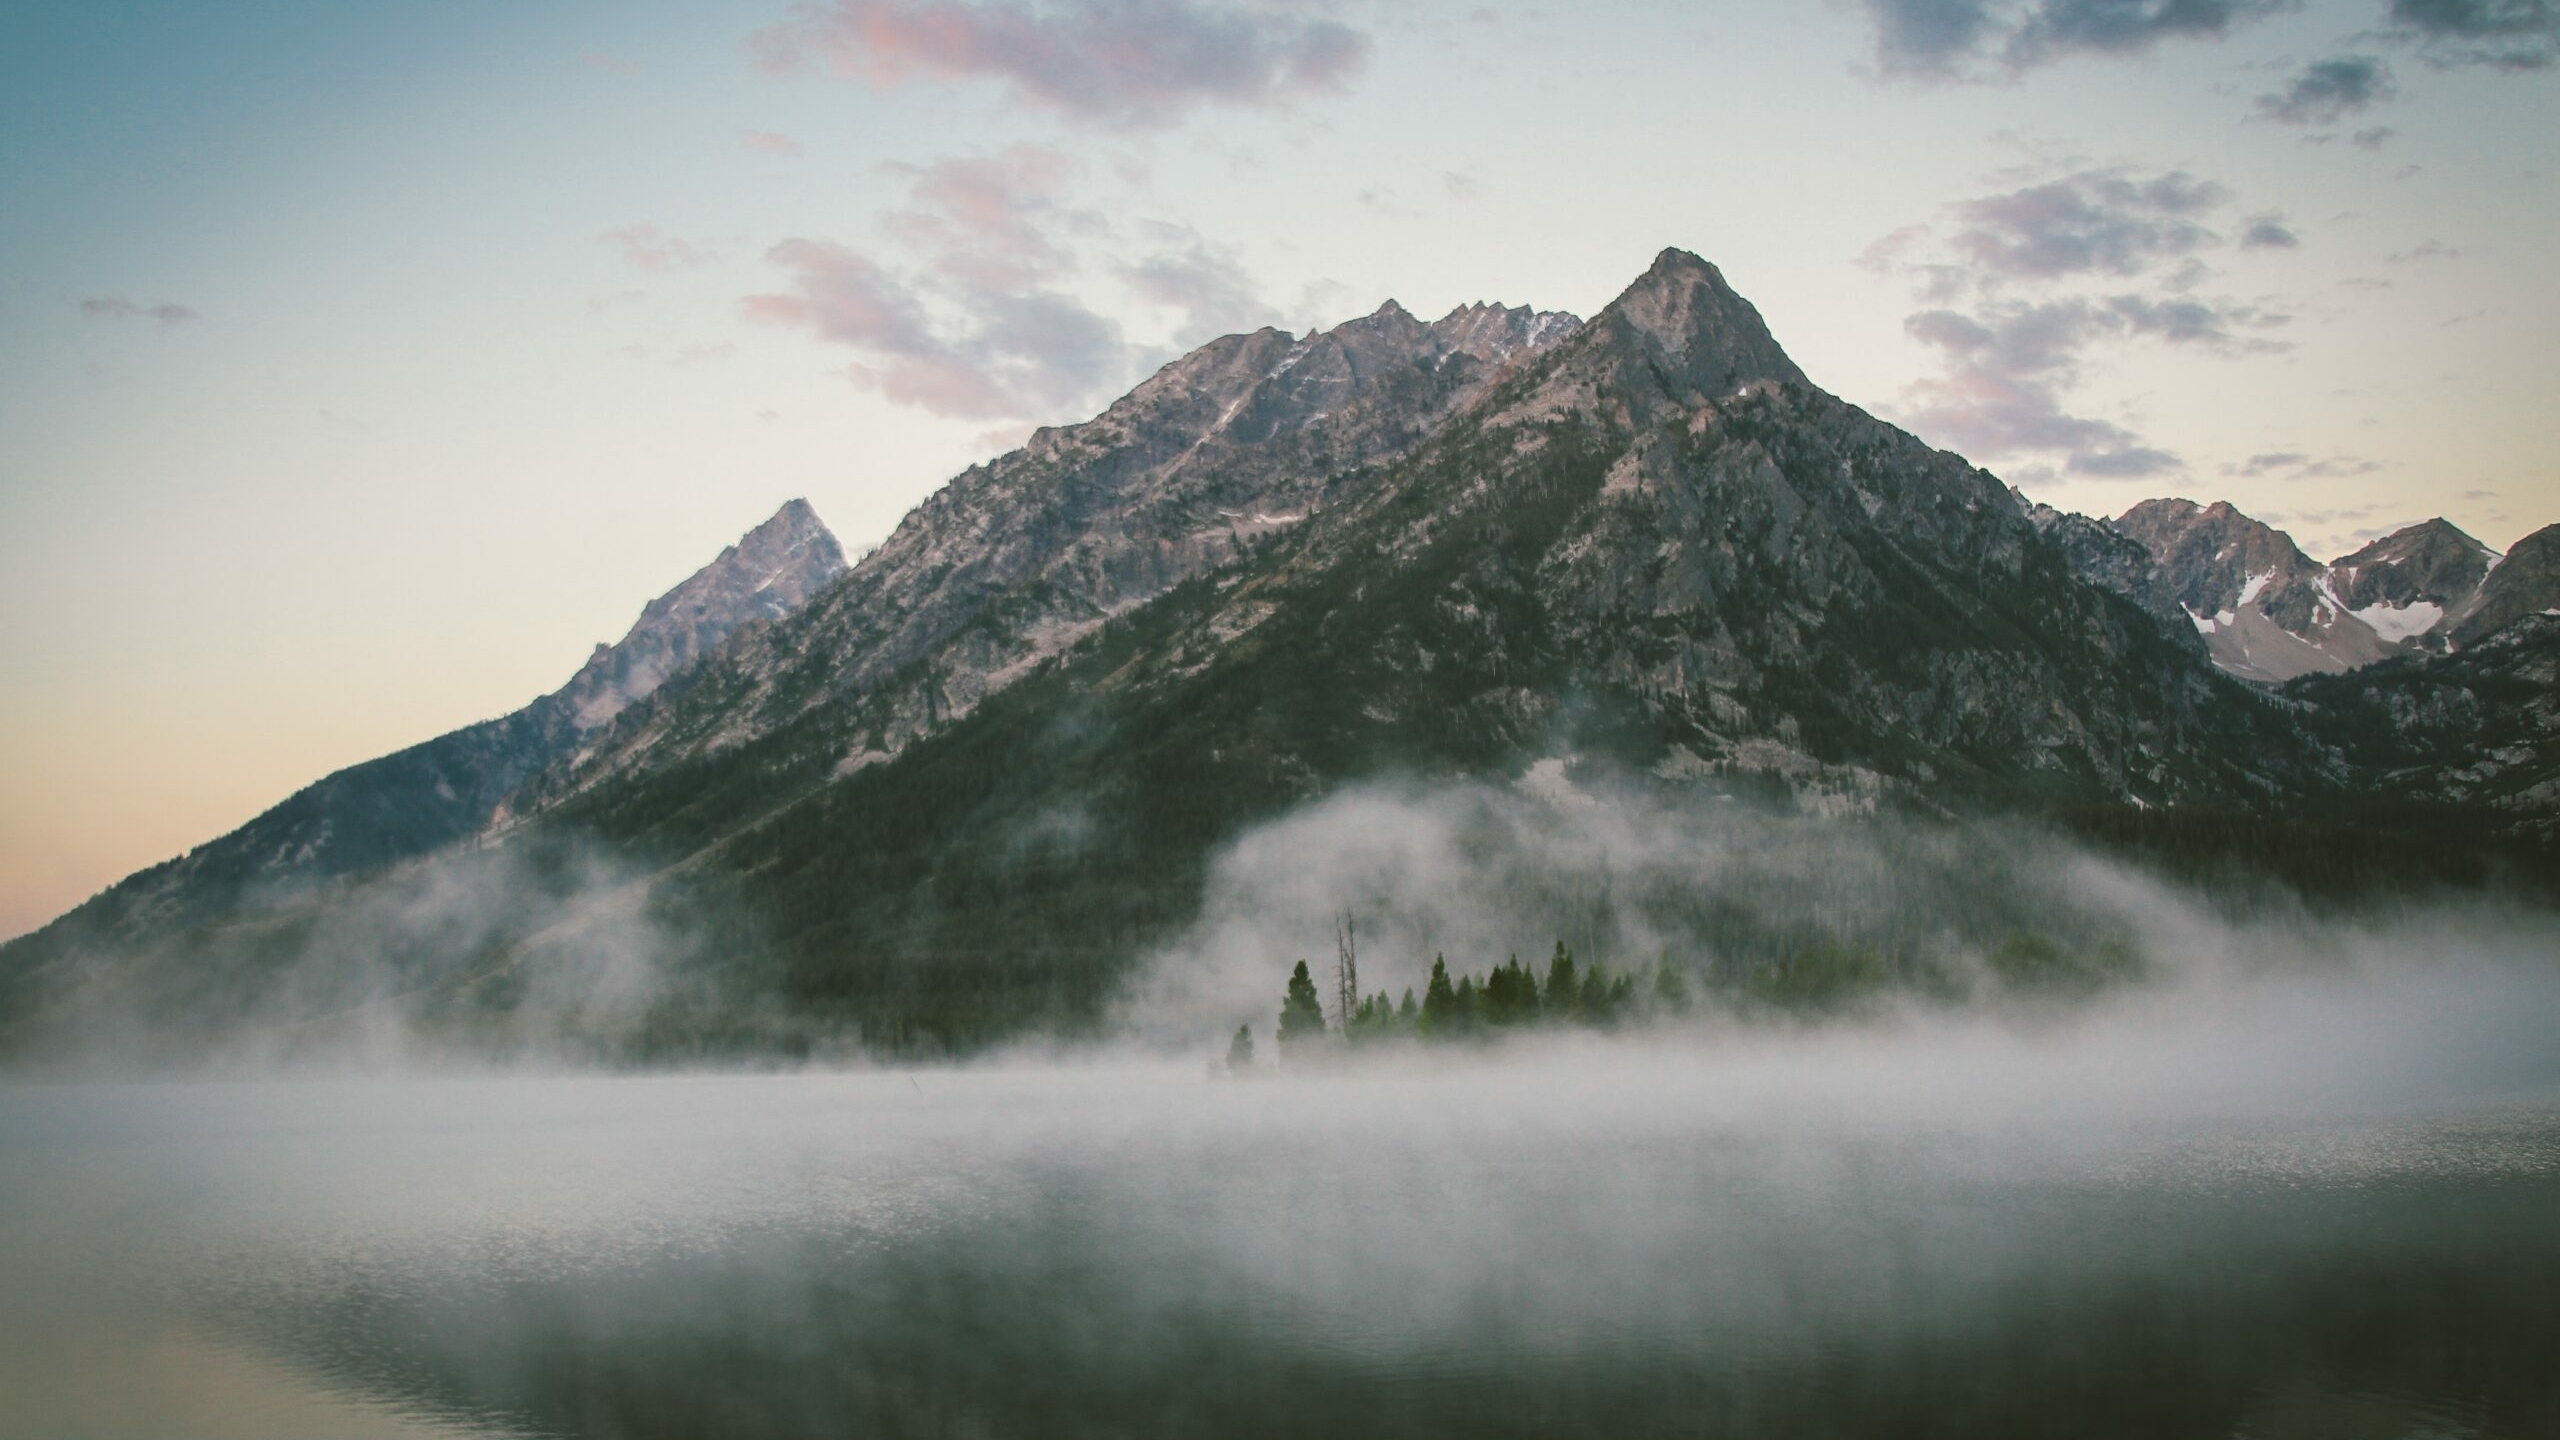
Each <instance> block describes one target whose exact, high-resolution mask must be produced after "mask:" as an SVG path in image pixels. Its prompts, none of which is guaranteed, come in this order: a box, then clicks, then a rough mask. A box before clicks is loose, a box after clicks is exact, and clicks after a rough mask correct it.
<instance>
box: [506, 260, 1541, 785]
mask: <svg viewBox="0 0 2560 1440" xmlns="http://www.w3.org/2000/svg"><path fill="white" fill-rule="evenodd" d="M1579 323H1580V322H1579V321H1577V320H1576V319H1575V318H1574V317H1572V316H1570V315H1563V314H1558V313H1553V312H1544V313H1542V312H1537V311H1532V310H1529V309H1525V308H1512V309H1505V308H1502V307H1499V306H1492V305H1472V306H1466V307H1463V308H1461V309H1458V310H1456V311H1453V312H1451V313H1450V314H1449V315H1447V316H1444V317H1442V318H1441V319H1440V320H1438V321H1436V322H1433V323H1430V324H1425V323H1423V322H1422V321H1420V320H1417V319H1415V318H1414V317H1413V316H1412V315H1410V314H1408V313H1407V312H1406V311H1405V310H1404V308H1403V307H1402V306H1400V305H1397V304H1395V303H1394V302H1392V301H1390V302H1388V303H1387V304H1386V305H1385V306H1383V307H1381V308H1380V309H1379V310H1378V311H1377V312H1376V313H1375V314H1372V315H1369V316H1366V317H1364V318H1362V319H1359V320H1354V321H1351V322H1349V323H1346V324H1343V325H1340V326H1337V327H1335V328H1334V329H1332V330H1328V331H1323V332H1320V333H1317V334H1311V335H1308V336H1306V337H1304V338H1303V339H1300V338H1293V337H1291V336H1289V335H1287V334H1285V333H1283V332H1281V331H1278V330H1268V329H1266V330H1261V331H1257V332H1255V333H1253V334H1250V335H1232V336H1228V337H1226V338H1224V339H1221V340H1217V341H1213V342H1211V343H1210V344H1208V345H1206V346H1204V347H1202V348H1201V349H1200V350H1198V351H1195V352H1193V353H1192V354H1190V355H1187V356H1185V357H1183V358H1182V359H1181V360H1178V361H1176V362H1174V363H1173V364H1170V365H1168V366H1166V367H1165V368H1164V369H1163V370H1161V371H1159V372H1157V374H1156V375H1154V376H1153V377H1152V378H1150V379H1149V380H1147V381H1146V382H1145V383H1144V384H1141V385H1140V386H1139V387H1138V388H1137V389H1136V390H1134V391H1132V392H1130V393H1129V394H1128V395H1127V396H1125V397H1123V398H1122V399H1121V400H1119V401H1118V402H1116V403H1114V404H1113V405H1112V406H1111V407H1110V408H1109V409H1108V410H1106V411H1104V412H1103V413H1102V414H1101V415H1099V416H1097V417H1096V418H1094V419H1093V420H1090V421H1088V422H1086V423H1084V424H1081V425H1075V426H1070V427H1066V428H1062V429H1046V430H1042V431H1040V432H1038V433H1037V434H1035V435H1034V436H1033V437H1032V439H1031V442H1030V443H1029V444H1028V445H1026V446H1024V447H1023V448H1022V449H1021V450H1018V451H1016V452H1014V453H1012V454H1010V455H1007V456H1004V457H1002V458H1000V459H998V460H994V461H991V462H989V463H987V464H985V465H980V466H976V467H973V468H971V469H970V470H968V471H966V472H964V473H963V474H961V475H960V476H959V477H958V478H956V479H954V480H953V481H952V482H951V483H950V484H949V485H947V486H945V487H944V488H943V489H942V490H940V491H938V492H936V493H935V494H934V495H933V496H932V497H930V498H929V499H927V500H926V501H925V502H924V503H923V504H921V505H919V506H918V507H917V508H916V509H915V510H914V511H913V512H912V513H911V514H909V515H908V516H907V518H906V519H905V520H904V521H902V522H901V523H900V524H899V526H898V528H897V530H896V531H895V532H894V533H893V534H891V536H890V537H889V539H888V540H887V542H886V543H884V544H882V545H881V546H880V548H879V549H877V550H875V551H873V552H872V553H871V554H869V555H867V556H865V557H864V558H863V560H862V562H861V563H860V564H859V565H857V566H855V567H854V570H853V572H852V574H851V575H850V576H849V577H848V579H847V580H846V581H845V583H844V584H842V585H840V586H838V587H836V588H835V589H834V590H832V591H830V592H829V593H828V594H826V595H825V596H823V597H821V598H820V599H819V600H818V601H817V603H815V604H813V605H811V606H810V607H809V608H808V610H807V611H806V612H805V613H803V614H801V615H798V616H795V617H794V618H793V619H792V620H791V621H790V622H788V623H786V624H783V625H778V626H776V627H774V628H773V629H772V630H770V631H768V632H765V633H764V634H761V635H759V636H757V637H755V638H754V639H753V640H751V641H750V642H748V643H747V644H744V645H741V646H738V647H734V648H733V649H732V651H731V652H730V653H729V654H727V655H724V656H723V657H722V659H721V660H720V662H719V663H718V664H717V665H715V666H713V667H709V668H707V669H706V671H705V673H704V674H702V675H701V676H699V677H697V678H696V679H695V680H694V682H693V683H690V684H689V685H688V686H687V687H686V688H685V689H684V690H683V691H682V693H680V694H674V695H670V696H669V697H667V698H666V699H665V701H664V702H663V703H660V704H657V705H653V706H650V707H645V710H644V712H643V713H639V714H635V715H633V716H632V717H630V720H629V721H628V722H627V723H625V724H623V725H619V726H617V727H615V728H614V730H613V731H612V732H611V733H610V734H608V735H607V736H606V737H604V738H603V739H602V740H601V741H600V743H599V744H598V745H597V746H596V747H595V754H594V755H593V756H592V757H591V758H590V759H588V760H586V761H585V762H583V763H582V764H580V765H578V766H576V767H574V768H572V769H569V770H565V771H562V772H560V773H558V774H555V775H553V776H550V777H547V778H546V780H545V782H544V785H543V786H542V787H539V789H538V791H537V793H536V794H535V795H532V796H528V797H527V800H528V803H529V804H532V805H537V806H538V805H543V804H557V803H561V802H563V801H565V800H566V799H568V798H569V797H572V796H574V795H576V794H578V793H580V792H582V791H584V790H586V789H588V788H591V787H593V786H594V785H596V784H598V783H600V782H602V781H606V780H609V779H612V778H614V777H617V776H622V775H628V774H633V773H637V772H639V771H642V770H649V769H661V768H665V767H667V766H671V765H679V764H683V763H687V762H690V761H696V760H701V759H704V758H706V757H708V756H710V755H714V754H717V753H719V752H721V751H724V750H728V749H733V748H735V747H737V746H740V745H744V744H747V743H750V742H754V741H758V740H761V739H764V738H766V737H770V736H775V735H779V734H781V733H783V732H785V731H789V732H790V733H791V734H792V736H793V737H794V738H793V741H792V744H793V746H794V749H793V752H792V756H791V757H790V759H789V760H788V761H787V762H786V763H788V764H791V765H793V766H795V767H798V768H799V769H801V770H807V771H812V772H815V773H824V772H829V771H844V770H851V769H856V768H860V767H861V766H863V765H868V764H876V763H878V762H880V761H882V760H885V759H887V758H889V757H891V756H894V755H895V754H897V753H898V752H899V751H900V750H902V749H903V748H904V747H905V746H906V745H907V744H908V743H909V742H910V741H911V740H912V739H914V738H915V737H916V736H918V735H921V734H925V733H929V732H930V731H932V730H933V729H935V728H937V727H939V726H943V725H947V724H949V723H950V722H952V721H954V720H956V719H958V718H959V717H961V716H963V715H966V714H968V713H969V712H970V711H971V710H972V709H974V708H976V706H978V705H979V704H980V703H982V702H983V701H984V700H985V699H986V697H987V696H989V695H991V694H993V693H995V692H997V691H999V690H1002V689H1003V688H1004V687H1005V686H1006V685H1008V684H1010V683H1012V682H1013V681H1014V680H1016V679H1018V678H1020V677H1021V676H1022V675H1023V674H1024V673H1026V672H1027V671H1028V670H1029V669H1030V668H1031V667H1033V666H1035V665H1037V664H1039V663H1041V662H1042V661H1044V660H1046V659H1048V658H1049V657H1051V656H1053V655H1056V654H1057V653H1059V652H1060V651H1062V650H1064V649H1065V648H1066V647H1068V646H1070V645H1072V644H1074V643H1075V642H1076V641H1077V640H1079V639H1081V638H1083V637H1084V636H1086V635H1089V634H1091V633H1092V632H1093V631H1094V629H1095V628H1096V627H1097V626H1099V625H1101V624H1102V623H1103V622H1104V621H1106V620H1108V619H1110V618H1111V617H1113V616H1115V615H1120V614H1124V613H1127V612H1128V611H1130V610H1132V609H1134V608H1136V607H1138V606H1141V605H1143V604H1145V603H1147V602H1148V601H1150V600H1152V599H1154V598H1156V597H1158V596H1160V595H1162V594H1164V593H1165V592H1166V591H1167V590H1169V589H1171V588H1172V587H1174V586H1175V585H1177V584H1180V583H1181V582H1183V581H1185V580H1187V579H1190V578H1192V577H1194V576H1198V575H1200V574H1203V573H1205V572H1207V571H1209V570H1211V569H1213V568H1215V567H1217V566H1219V565H1221V564H1224V563H1227V562H1229V561H1231V560H1233V559H1234V558H1236V557H1237V556H1238V555H1240V554H1243V553H1246V552H1247V551H1249V550H1251V549H1252V548H1254V547H1256V546H1260V545H1265V544H1267V543H1269V542H1270V541H1271V540H1272V538H1273V537H1275V536H1276V535H1278V534H1280V533H1283V532H1285V531H1287V530H1289V529H1291V528H1292V527H1295V526H1296V525H1298V524H1299V523H1300V522H1302V521H1303V520H1304V519H1305V518H1306V517H1307V515H1308V514H1309V513H1311V512H1312V511H1315V510H1317V509H1320V508H1322V507H1323V506H1324V505H1326V504H1328V503H1330V501H1331V499H1332V498H1333V497H1334V495H1335V494H1336V493H1337V491H1338V489H1339V487H1341V486H1343V485H1345V484H1347V483H1352V481H1353V477H1356V476H1357V475H1358V473H1359V472H1360V471H1361V469H1362V467H1364V466H1370V465H1374V464H1377V463H1379V462H1381V461H1384V460H1387V459H1389V458H1392V457H1394V456H1397V455H1400V454H1403V453H1404V452H1406V451H1407V450H1409V449H1411V448H1412V447H1413V446H1415V445H1416V444H1418V443H1419V442H1421V441H1422V440H1423V439H1425V438H1426V437H1428V436H1429V435H1431V434H1432V433H1433V432H1434V431H1435V430H1436V429H1437V428H1438V427H1439V426H1440V425H1441V424H1442V423H1443V422H1444V421H1445V420H1446V419H1447V418H1448V417H1449V416H1450V415H1451V414H1452V413H1453V412H1455V411H1457V410H1458V409H1460V408H1461V407H1463V406H1464V405H1466V404H1467V403H1468V402H1470V401H1471V400H1473V399H1474V398H1475V397H1476V396H1477V395H1478V394H1480V393H1481V392H1482V391H1483V389H1484V388H1485V386H1486V385H1487V384H1488V383H1490V382H1491V381H1492V380H1493V379H1494V378H1495V377H1496V376H1498V375H1501V374H1503V373H1504V372H1505V370H1506V369H1507V368H1508V367H1511V366H1514V365H1517V364H1519V363H1520V362H1521V361H1522V360H1523V359H1524V358H1525V357H1528V356H1532V355H1535V354H1537V353H1539V352H1540V351H1542V350H1543V349H1545V348H1546V347H1548V346H1550V345H1552V344H1553V343H1555V341H1556V340H1557V339H1558V338H1559V337H1561V336H1564V335H1567V334H1570V333H1572V331H1573V330H1574V329H1575V327H1576V326H1577V325H1578V324H1579ZM803 717H814V719H815V721H816V723H813V724H810V725H799V724H797V723H796V722H798V721H799V720H801V719H802V718H803Z"/></svg>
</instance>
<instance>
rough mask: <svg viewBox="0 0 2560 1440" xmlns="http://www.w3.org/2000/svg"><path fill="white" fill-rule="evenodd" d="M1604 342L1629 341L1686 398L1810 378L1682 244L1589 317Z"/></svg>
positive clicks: (1756, 315)
mask: <svg viewBox="0 0 2560 1440" xmlns="http://www.w3.org/2000/svg"><path fill="white" fill-rule="evenodd" d="M1590 328H1591V329H1592V330H1594V331H1596V332H1599V333H1600V334H1602V335H1604V336H1605V337H1606V340H1605V341H1603V342H1602V343H1607V344H1612V345H1613V346H1616V347H1624V348H1629V349H1632V350H1634V351H1635V352H1636V354H1637V355H1639V356H1641V358H1642V359H1643V360H1644V361H1646V362H1647V363H1648V364H1649V365H1650V366H1651V367H1652V368H1653V370H1654V371H1655V372H1656V373H1657V374H1658V376H1659V377H1660V379H1661V380H1662V381H1663V382H1665V383H1668V384H1671V385H1672V386H1674V387H1675V388H1677V389H1679V390H1682V391H1686V392H1688V393H1687V394H1685V395H1683V396H1681V397H1680V398H1682V399H1684V400H1694V399H1714V398H1718V397H1722V396H1727V395H1730V394H1732V393H1733V392H1735V391H1736V390H1739V389H1741V388H1743V387H1745V386H1748V385H1751V384H1754V383H1758V382H1778V383H1782V384H1792V385H1807V384H1810V383H1812V382H1810V381H1809V380H1807V379H1806V378H1805V373H1804V372H1803V371H1802V370H1800V369H1798V368H1797V367H1796V362H1795V361H1793V360H1791V359H1789V358H1788V357H1787V352H1786V351H1785V350H1783V349H1781V348H1780V347H1779V345H1778V342H1777V339H1776V337H1774V336H1772V335H1771V334H1770V333H1769V326H1768V323H1767V322H1766V321H1764V320H1762V319H1761V318H1760V312H1759V310H1758V309H1756V308H1754V307H1753V305H1752V304H1751V302H1750V301H1748V300H1745V299H1743V298H1742V297H1741V296H1740V295H1738V294H1736V293H1735V292H1734V289H1733V287H1732V286H1730V285H1728V284H1726V283H1725V278H1724V272H1722V271H1720V270H1718V269H1717V268H1716V267H1715V266H1713V265H1711V264H1709V263H1707V262H1706V261H1704V260H1702V259H1700V258H1698V257H1697V256H1696V255H1693V254H1691V253H1689V252H1688V251H1686V250H1680V249H1670V250H1665V251H1663V252H1662V253H1661V254H1660V255H1658V256H1656V257H1655V258H1654V262H1653V265H1652V268H1650V269H1648V270H1646V271H1645V272H1644V274H1642V275H1641V276H1638V277H1637V279H1636V282H1635V283H1634V284H1632V285H1630V286H1628V287H1627V288H1626V290H1625V292H1624V293H1622V294H1620V295H1619V296H1618V298H1617V299H1615V300H1612V301H1610V302H1609V306H1608V308H1607V309H1605V310H1603V311H1601V312H1600V314H1599V316H1598V317H1597V318H1596V319H1595V320H1594V321H1593V322H1592V325H1591V327H1590Z"/></svg>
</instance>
